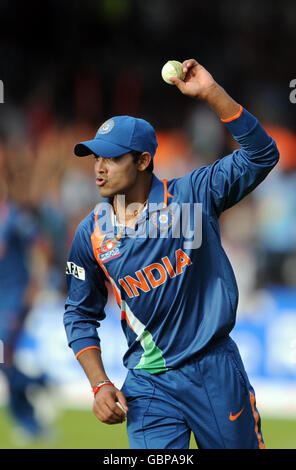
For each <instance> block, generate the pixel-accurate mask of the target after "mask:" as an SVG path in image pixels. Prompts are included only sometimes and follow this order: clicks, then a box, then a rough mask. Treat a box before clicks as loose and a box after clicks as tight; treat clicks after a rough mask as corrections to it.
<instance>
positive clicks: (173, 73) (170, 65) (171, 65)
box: [161, 60, 185, 85]
mask: <svg viewBox="0 0 296 470" xmlns="http://www.w3.org/2000/svg"><path fill="white" fill-rule="evenodd" d="M161 76H162V78H163V79H164V81H165V82H166V83H168V84H169V85H174V83H173V82H171V80H170V78H171V77H177V78H179V79H180V80H183V79H184V77H185V73H184V72H183V66H182V64H181V62H178V61H177V60H169V61H168V62H167V63H166V64H164V66H163V67H162V69H161Z"/></svg>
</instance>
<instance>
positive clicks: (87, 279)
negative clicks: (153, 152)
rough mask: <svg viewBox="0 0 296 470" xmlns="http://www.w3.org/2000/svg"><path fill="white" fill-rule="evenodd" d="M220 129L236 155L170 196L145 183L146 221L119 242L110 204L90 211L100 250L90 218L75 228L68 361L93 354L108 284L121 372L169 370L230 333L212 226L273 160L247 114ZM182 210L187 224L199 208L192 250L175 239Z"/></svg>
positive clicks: (224, 274)
mask: <svg viewBox="0 0 296 470" xmlns="http://www.w3.org/2000/svg"><path fill="white" fill-rule="evenodd" d="M227 126H228V128H229V130H230V131H232V132H233V133H234V136H235V138H236V140H237V142H238V143H239V144H240V145H241V148H240V149H238V150H235V151H234V152H233V153H232V154H230V155H227V156H225V157H224V158H221V159H219V160H217V161H215V162H214V163H213V164H212V165H210V166H204V167H201V168H198V169H196V170H194V171H192V172H191V173H189V174H187V175H186V176H184V177H182V178H176V179H173V180H171V181H168V182H167V190H168V193H167V192H166V190H165V184H164V182H163V181H160V180H159V179H158V178H157V177H156V176H155V175H153V180H152V186H151V190H150V194H149V199H148V209H147V211H145V212H143V213H142V214H141V216H140V217H139V219H138V223H137V226H136V228H135V230H134V231H133V230H132V229H129V230H128V231H127V233H126V234H125V236H124V237H123V238H122V239H120V240H119V241H118V240H115V238H114V237H115V235H116V234H117V231H118V230H117V228H116V225H115V226H113V209H112V205H111V201H109V200H106V201H104V203H103V204H101V205H100V206H99V207H98V208H97V216H98V226H99V227H100V231H101V232H102V233H103V234H104V240H103V245H102V246H101V247H93V246H92V241H91V237H92V235H93V233H94V231H95V229H96V223H95V213H96V211H94V212H92V213H90V214H89V215H88V216H87V217H86V218H85V219H84V220H83V221H82V222H81V223H80V225H79V227H78V229H77V232H76V235H75V238H74V241H73V244H72V247H71V250H70V253H69V258H68V260H69V261H68V263H69V265H68V267H67V282H68V288H69V293H68V297H67V300H66V306H65V315H64V322H65V328H66V333H67V337H68V344H69V345H70V346H72V347H73V350H74V352H75V354H77V352H79V349H80V350H81V349H84V348H85V347H88V346H93V345H97V346H99V345H100V339H99V336H98V331H97V328H98V326H99V321H100V320H103V319H104V317H105V313H104V308H105V305H106V301H107V291H106V287H105V284H104V283H105V281H106V280H107V279H109V280H110V282H112V285H113V287H114V288H115V290H116V291H117V294H118V296H119V297H120V301H121V311H122V319H121V322H122V329H123V332H124V334H125V336H126V339H127V345H128V347H127V351H126V353H125V355H124V358H123V362H124V365H125V367H126V368H128V369H134V368H141V369H145V370H146V371H147V372H149V373H159V372H161V371H165V370H169V369H175V368H177V367H179V366H180V365H181V364H183V363H184V362H186V361H189V360H190V358H191V357H192V356H194V355H196V354H197V353H198V352H199V351H201V350H202V349H203V348H204V347H205V346H207V345H208V344H210V343H211V342H212V341H213V340H215V339H217V338H220V337H224V336H226V335H228V334H229V333H230V332H231V330H232V328H233V327H234V325H235V320H236V309H237V303H238V289H237V284H236V279H235V276H234V273H233V270H232V267H231V265H230V262H229V259H228V257H227V256H226V253H225V251H224V249H223V247H222V244H221V238H220V230H219V216H220V214H221V213H222V212H223V211H225V210H227V209H228V208H230V207H232V206H233V205H234V204H236V203H238V202H239V201H240V200H241V199H242V198H243V197H245V196H246V195H247V194H249V193H250V192H251V191H252V190H253V189H254V188H255V187H256V186H257V185H258V184H259V183H261V182H262V181H263V180H264V179H265V178H266V176H267V175H268V173H269V172H270V171H271V170H272V168H273V167H274V166H275V165H276V163H277V161H278V158H279V155H278V151H277V147H276V145H275V142H274V141H273V140H272V138H271V137H269V136H268V135H267V134H266V132H265V131H264V129H263V128H262V126H261V125H260V124H259V122H258V121H257V119H256V118H255V117H254V116H252V115H251V114H250V113H248V112H247V111H246V110H243V113H242V115H241V116H240V117H239V118H238V119H237V120H235V121H233V122H231V123H229V124H227ZM267 184H268V183H267ZM166 195H167V207H165V206H166V204H165V202H166V201H165V199H166ZM184 204H187V205H189V208H190V212H189V213H190V219H189V220H191V221H192V215H194V211H195V209H196V208H197V207H198V208H201V211H200V214H199V215H200V217H197V218H196V221H195V225H194V229H195V231H194V234H197V233H200V234H202V239H201V240H200V244H197V246H196V245H195V246H194V245H193V243H191V241H192V240H191V239H190V237H189V233H187V232H186V230H185V233H184V230H180V233H179V236H178V237H175V236H174V234H175V233H174V230H175V229H176V227H177V226H178V223H179V225H180V227H182V228H184V227H183V225H182V224H183V221H184V219H185V217H184V213H183V212H182V213H181V212H180V211H178V208H182V207H183V206H182V205H184ZM155 205H157V206H158V207H155ZM166 221H167V229H168V231H167V233H168V236H167V237H165V236H163V234H164V233H165V232H164V228H165V224H166ZM188 226H189V223H188V224H185V228H186V229H188ZM147 235H149V236H147ZM193 238H194V235H193ZM108 241H109V245H110V246H111V247H112V249H109V248H108V246H109V245H108ZM95 255H96V256H99V258H100V263H98V261H97V259H96V257H95ZM100 265H101V266H102V265H103V266H104V270H103V269H102V267H101V266H100ZM170 266H171V268H170ZM151 267H152V268H151ZM151 269H152V271H151ZM106 271H107V274H108V276H107V277H106ZM157 281H160V282H157ZM162 281H163V282H162ZM137 286H139V287H137Z"/></svg>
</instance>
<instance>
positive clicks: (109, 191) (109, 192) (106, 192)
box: [99, 186, 116, 198]
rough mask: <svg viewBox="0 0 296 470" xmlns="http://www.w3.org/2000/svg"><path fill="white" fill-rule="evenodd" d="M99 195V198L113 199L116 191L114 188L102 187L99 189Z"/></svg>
mask: <svg viewBox="0 0 296 470" xmlns="http://www.w3.org/2000/svg"><path fill="white" fill-rule="evenodd" d="M99 193H100V196H102V197H110V198H111V197H114V196H115V194H116V190H115V189H114V188H110V187H109V188H108V187H106V186H102V187H100V188H99Z"/></svg>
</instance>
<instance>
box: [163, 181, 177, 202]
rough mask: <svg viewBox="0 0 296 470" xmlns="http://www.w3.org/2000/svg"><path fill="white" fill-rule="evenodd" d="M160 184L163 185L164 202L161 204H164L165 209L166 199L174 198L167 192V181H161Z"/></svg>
mask: <svg viewBox="0 0 296 470" xmlns="http://www.w3.org/2000/svg"><path fill="white" fill-rule="evenodd" d="M162 182H163V185H164V201H163V203H164V207H167V205H168V197H174V196H173V195H172V194H170V193H169V192H168V184H167V183H168V180H167V179H164V180H162Z"/></svg>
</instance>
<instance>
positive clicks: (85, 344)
mask: <svg viewBox="0 0 296 470" xmlns="http://www.w3.org/2000/svg"><path fill="white" fill-rule="evenodd" d="M70 347H71V348H72V351H73V353H74V354H75V356H76V358H78V356H79V355H80V354H81V353H82V352H83V351H86V350H87V349H98V350H99V351H100V350H101V347H100V341H99V340H97V339H95V338H81V339H77V340H75V341H72V343H71V344H70Z"/></svg>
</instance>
